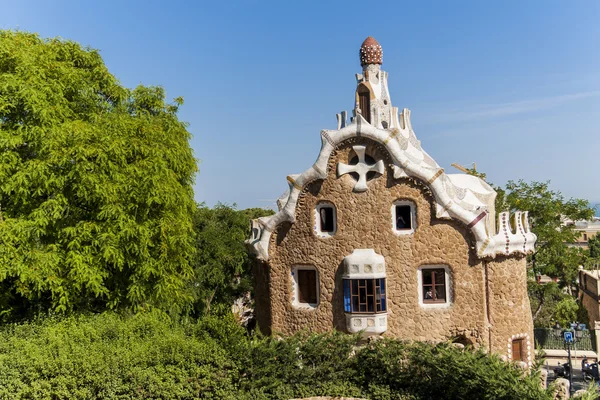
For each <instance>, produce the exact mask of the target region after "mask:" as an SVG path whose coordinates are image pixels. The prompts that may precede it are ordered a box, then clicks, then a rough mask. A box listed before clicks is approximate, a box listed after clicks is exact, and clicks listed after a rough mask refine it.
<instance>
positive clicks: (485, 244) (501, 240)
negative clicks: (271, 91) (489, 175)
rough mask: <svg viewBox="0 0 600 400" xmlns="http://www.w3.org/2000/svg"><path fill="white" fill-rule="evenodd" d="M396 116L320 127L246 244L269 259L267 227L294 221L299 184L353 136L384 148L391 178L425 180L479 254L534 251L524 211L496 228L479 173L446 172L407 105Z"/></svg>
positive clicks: (440, 208) (316, 175)
mask: <svg viewBox="0 0 600 400" xmlns="http://www.w3.org/2000/svg"><path fill="white" fill-rule="evenodd" d="M401 117H402V118H401V120H402V121H403V123H402V124H401V125H399V127H398V128H390V129H379V128H376V127H374V126H372V125H371V124H369V123H368V122H367V121H366V120H365V119H364V118H363V117H362V116H361V115H360V114H358V115H357V117H356V118H354V120H353V121H352V122H351V124H350V125H347V126H345V127H343V128H341V129H338V130H323V131H321V151H320V152H319V156H318V158H317V160H316V161H315V163H314V164H313V165H312V166H311V167H310V168H309V169H307V170H306V171H304V172H303V173H301V174H297V175H289V176H288V177H287V180H288V185H289V189H288V191H286V193H284V194H283V195H282V197H281V198H280V199H279V200H278V202H277V203H278V207H279V211H278V212H277V213H276V214H275V215H272V216H270V217H262V218H259V219H257V220H254V221H252V238H251V239H249V240H248V241H247V244H248V245H249V247H250V249H251V250H252V251H253V252H254V253H255V254H256V256H257V258H258V259H261V260H263V261H268V259H269V242H270V237H271V234H272V232H273V231H275V230H276V229H277V226H278V225H279V224H281V223H283V222H290V223H294V222H295V213H296V206H297V202H298V197H299V195H300V193H301V192H302V190H303V188H304V186H305V185H307V184H308V183H310V182H312V181H315V180H319V179H327V163H328V160H329V158H330V156H331V153H332V152H333V150H334V149H335V148H336V147H337V146H339V145H340V144H342V143H343V142H345V141H346V140H348V139H351V138H354V137H365V138H368V139H371V140H373V141H375V142H378V143H380V144H381V145H383V146H384V147H385V148H386V150H387V151H388V152H389V154H390V156H391V159H392V162H393V164H392V165H391V168H392V173H393V176H394V178H396V179H398V178H403V177H405V178H416V179H419V180H421V181H422V182H424V183H425V184H426V185H428V186H429V188H430V189H431V192H432V193H433V196H434V203H435V215H436V217H438V218H442V219H453V220H457V221H460V222H462V223H463V224H465V225H466V226H467V228H468V229H469V230H470V231H471V232H472V233H473V236H474V238H475V241H476V253H477V256H478V257H480V258H493V257H496V256H497V255H501V254H502V255H510V254H515V253H518V254H525V253H528V252H530V251H533V249H534V243H535V240H536V236H535V234H533V233H532V232H531V231H530V229H529V224H528V221H527V212H520V211H518V212H515V213H514V214H513V215H509V213H508V212H504V213H500V214H499V215H498V230H496V228H495V226H496V225H495V221H494V214H495V209H494V200H495V197H496V192H495V191H494V190H493V189H492V188H491V187H490V186H489V185H488V184H487V183H486V182H485V181H483V180H481V179H480V178H478V177H475V176H471V175H466V174H446V173H445V172H444V169H443V168H441V167H440V166H439V165H438V164H437V163H436V162H435V160H433V158H431V157H430V156H429V155H428V154H427V153H426V152H425V151H424V150H423V149H422V148H421V142H420V141H419V140H417V138H416V135H415V133H414V131H413V129H412V126H411V123H410V111H409V110H408V109H406V108H405V109H404V110H403V111H402V115H401ZM511 218H512V220H511ZM511 225H512V226H513V227H514V228H511ZM513 229H514V230H513Z"/></svg>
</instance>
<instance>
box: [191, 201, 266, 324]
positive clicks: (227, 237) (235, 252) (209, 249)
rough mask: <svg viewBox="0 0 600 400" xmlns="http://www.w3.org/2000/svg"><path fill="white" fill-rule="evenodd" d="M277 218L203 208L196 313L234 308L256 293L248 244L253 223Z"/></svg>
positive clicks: (199, 212)
mask: <svg viewBox="0 0 600 400" xmlns="http://www.w3.org/2000/svg"><path fill="white" fill-rule="evenodd" d="M271 214H273V211H272V210H265V209H261V208H250V209H246V210H241V211H240V210H236V209H235V205H234V206H233V207H230V206H227V205H224V204H220V203H219V204H217V205H216V206H215V207H214V208H212V209H211V208H208V207H206V206H205V205H200V206H199V207H198V210H197V212H196V215H195V219H194V226H195V229H196V232H197V237H196V249H197V255H196V258H195V261H194V270H195V274H196V280H197V281H196V282H197V285H196V287H195V288H196V290H195V292H196V296H197V301H196V305H195V311H196V313H197V315H200V314H202V313H209V312H210V311H211V308H213V307H214V306H217V305H226V306H227V307H230V306H231V304H232V303H233V300H234V299H235V298H236V297H238V296H239V295H241V294H242V293H244V292H248V291H251V290H252V275H251V272H252V271H251V266H250V260H249V258H248V252H247V250H246V247H245V245H244V241H245V240H246V239H247V238H248V236H249V235H250V220H251V219H254V218H258V217H261V216H266V215H271Z"/></svg>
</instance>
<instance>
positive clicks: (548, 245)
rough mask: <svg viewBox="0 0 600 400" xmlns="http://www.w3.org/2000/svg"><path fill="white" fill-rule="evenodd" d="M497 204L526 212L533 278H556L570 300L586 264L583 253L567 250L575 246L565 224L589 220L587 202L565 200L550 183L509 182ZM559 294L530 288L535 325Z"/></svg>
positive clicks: (590, 212)
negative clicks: (532, 236) (532, 247)
mask: <svg viewBox="0 0 600 400" xmlns="http://www.w3.org/2000/svg"><path fill="white" fill-rule="evenodd" d="M496 204H497V205H498V208H499V209H498V211H503V210H509V211H515V210H527V211H529V223H530V227H531V230H532V231H533V233H535V234H536V235H537V242H536V245H535V252H534V253H533V254H531V255H529V256H528V261H529V265H530V267H531V273H532V275H533V276H537V275H547V276H550V277H552V278H558V285H559V287H560V288H561V289H563V290H565V291H566V292H567V293H568V294H569V295H570V296H571V297H572V296H573V295H575V293H576V290H577V283H576V280H577V270H578V267H579V266H580V265H583V264H585V253H584V252H583V251H581V249H578V248H575V247H569V244H572V243H574V242H575V239H576V237H577V233H576V232H575V231H574V229H573V228H574V226H573V225H572V224H569V223H568V221H576V220H585V219H590V218H591V217H592V215H593V210H592V209H591V208H590V207H589V204H588V202H587V201H585V200H582V199H568V200H566V199H565V198H564V197H563V195H562V194H561V193H560V192H557V191H553V190H551V189H550V182H532V183H526V182H524V181H522V180H519V181H518V182H513V181H509V182H508V183H507V185H506V189H505V190H502V191H499V193H498V199H497V201H496ZM538 286H539V285H538ZM561 293H562V292H561V291H558V292H557V291H556V288H555V287H553V285H545V286H542V287H537V288H535V286H532V285H530V291H529V295H530V297H531V299H532V302H531V303H532V307H533V310H532V311H533V317H534V321H536V323H538V324H539V323H540V321H538V317H540V316H541V315H543V314H544V313H543V312H542V311H543V308H544V307H551V308H552V307H554V306H556V304H557V301H558V302H560V301H561V299H560V298H557V296H559V297H560V294H561ZM564 304H566V303H564ZM546 314H548V313H546ZM550 314H553V312H551V313H550Z"/></svg>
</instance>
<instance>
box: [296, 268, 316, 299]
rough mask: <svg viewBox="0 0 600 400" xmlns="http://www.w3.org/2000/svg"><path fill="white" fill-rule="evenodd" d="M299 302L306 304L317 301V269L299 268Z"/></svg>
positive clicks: (297, 272)
mask: <svg viewBox="0 0 600 400" xmlns="http://www.w3.org/2000/svg"><path fill="white" fill-rule="evenodd" d="M296 274H298V302H299V303H304V304H316V303H317V271H315V270H314V269H299V270H297V271H296Z"/></svg>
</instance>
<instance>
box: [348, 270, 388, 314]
mask: <svg viewBox="0 0 600 400" xmlns="http://www.w3.org/2000/svg"><path fill="white" fill-rule="evenodd" d="M344 311H345V312H347V313H374V314H376V313H383V312H386V311H387V306H386V299H385V278H379V279H344Z"/></svg>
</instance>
